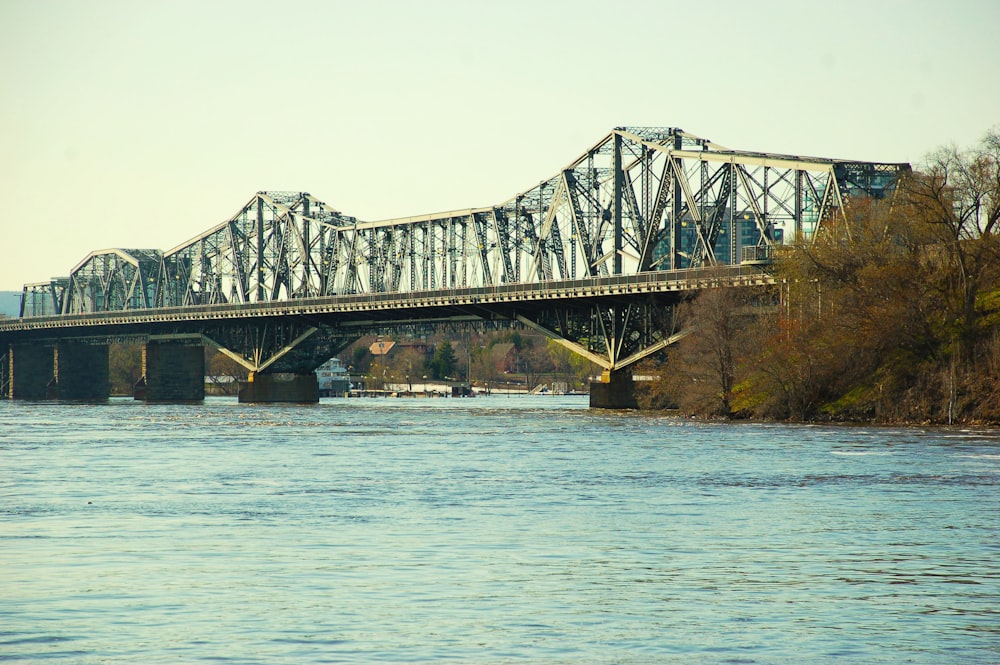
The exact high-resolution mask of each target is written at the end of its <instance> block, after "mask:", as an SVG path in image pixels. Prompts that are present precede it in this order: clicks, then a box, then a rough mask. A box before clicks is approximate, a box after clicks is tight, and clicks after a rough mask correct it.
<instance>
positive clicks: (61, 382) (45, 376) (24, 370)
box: [9, 342, 111, 400]
mask: <svg viewBox="0 0 1000 665" xmlns="http://www.w3.org/2000/svg"><path fill="white" fill-rule="evenodd" d="M9 358H10V360H9V371H10V376H9V386H10V387H9V391H10V396H11V397H12V398H13V399H79V400H104V399H107V398H108V397H109V396H110V395H111V382H110V380H109V373H108V345H107V344H83V343H80V342H59V343H57V344H12V345H11V346H10V356H9Z"/></svg>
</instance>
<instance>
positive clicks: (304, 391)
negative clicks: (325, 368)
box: [239, 372, 319, 404]
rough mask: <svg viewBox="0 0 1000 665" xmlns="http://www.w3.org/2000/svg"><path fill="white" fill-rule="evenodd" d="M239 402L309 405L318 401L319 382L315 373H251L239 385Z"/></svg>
mask: <svg viewBox="0 0 1000 665" xmlns="http://www.w3.org/2000/svg"><path fill="white" fill-rule="evenodd" d="M239 400H240V402H294V403H299V404H310V403H315V402H318V401H319V381H318V380H317V378H316V373H315V372H310V373H309V374H260V373H258V372H251V373H250V377H249V379H248V380H247V381H246V382H241V383H240V396H239Z"/></svg>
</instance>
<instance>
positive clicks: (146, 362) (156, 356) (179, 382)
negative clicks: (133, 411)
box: [133, 335, 205, 402]
mask: <svg viewBox="0 0 1000 665" xmlns="http://www.w3.org/2000/svg"><path fill="white" fill-rule="evenodd" d="M133 395H134V397H135V399H138V400H145V401H147V402H198V401H201V400H203V399H205V345H204V342H203V340H202V337H201V335H158V336H155V337H150V338H149V339H148V340H147V341H146V344H145V345H143V347H142V378H141V379H139V383H137V384H136V386H135V391H134V393H133Z"/></svg>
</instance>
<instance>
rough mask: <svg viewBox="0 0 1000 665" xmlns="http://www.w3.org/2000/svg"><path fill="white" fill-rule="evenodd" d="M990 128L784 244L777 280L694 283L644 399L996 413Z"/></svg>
mask: <svg viewBox="0 0 1000 665" xmlns="http://www.w3.org/2000/svg"><path fill="white" fill-rule="evenodd" d="M998 225H1000V131H998V130H993V131H991V132H989V133H988V134H987V135H986V136H985V137H984V139H983V140H982V141H981V142H980V143H979V144H978V145H976V146H974V147H972V148H969V149H964V150H963V149H959V148H956V147H947V148H941V149H939V150H937V151H935V152H934V153H932V154H931V155H929V156H928V158H927V160H926V163H925V164H923V165H922V166H921V167H920V168H919V169H917V170H915V171H914V172H912V173H909V174H906V175H904V177H903V178H902V179H901V180H900V181H899V183H898V185H897V187H896V190H895V192H894V193H893V195H892V196H890V197H887V198H886V199H884V200H879V201H873V200H863V201H858V200H854V201H851V202H850V205H849V206H848V209H847V211H846V214H845V215H844V216H842V217H840V218H839V219H837V220H834V221H832V222H830V223H826V224H824V226H823V227H822V228H821V229H820V231H819V232H818V233H817V234H816V236H815V237H814V238H812V239H811V240H810V241H808V242H798V243H797V244H795V245H792V246H790V247H785V248H782V250H783V251H782V252H781V253H780V254H779V256H778V258H777V260H776V263H775V265H774V274H775V276H776V278H777V282H778V284H777V285H776V286H775V287H773V288H768V289H757V290H737V289H716V290H708V291H704V292H702V293H701V294H700V295H699V296H697V297H696V298H695V299H694V300H692V301H691V302H688V303H685V304H684V305H683V306H681V307H680V308H679V312H678V320H679V325H680V327H681V328H682V329H688V330H691V331H692V332H691V333H690V334H689V335H687V337H685V338H684V339H682V340H681V341H680V342H679V343H678V344H677V345H676V347H675V348H673V349H671V351H670V352H669V354H668V356H667V360H666V362H665V363H664V364H663V365H660V366H657V367H652V368H648V369H649V370H650V371H652V372H656V373H657V374H658V376H659V377H660V379H659V380H657V381H655V382H652V383H650V384H641V386H640V391H639V392H640V399H641V401H642V404H643V405H644V406H646V407H650V408H656V407H673V408H678V409H680V410H681V411H682V412H684V413H689V414H693V415H701V416H716V417H725V418H735V417H753V418H764V419H789V420H837V421H874V422H929V423H955V422H1000V234H998Z"/></svg>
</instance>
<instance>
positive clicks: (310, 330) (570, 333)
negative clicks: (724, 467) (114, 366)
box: [0, 265, 774, 401]
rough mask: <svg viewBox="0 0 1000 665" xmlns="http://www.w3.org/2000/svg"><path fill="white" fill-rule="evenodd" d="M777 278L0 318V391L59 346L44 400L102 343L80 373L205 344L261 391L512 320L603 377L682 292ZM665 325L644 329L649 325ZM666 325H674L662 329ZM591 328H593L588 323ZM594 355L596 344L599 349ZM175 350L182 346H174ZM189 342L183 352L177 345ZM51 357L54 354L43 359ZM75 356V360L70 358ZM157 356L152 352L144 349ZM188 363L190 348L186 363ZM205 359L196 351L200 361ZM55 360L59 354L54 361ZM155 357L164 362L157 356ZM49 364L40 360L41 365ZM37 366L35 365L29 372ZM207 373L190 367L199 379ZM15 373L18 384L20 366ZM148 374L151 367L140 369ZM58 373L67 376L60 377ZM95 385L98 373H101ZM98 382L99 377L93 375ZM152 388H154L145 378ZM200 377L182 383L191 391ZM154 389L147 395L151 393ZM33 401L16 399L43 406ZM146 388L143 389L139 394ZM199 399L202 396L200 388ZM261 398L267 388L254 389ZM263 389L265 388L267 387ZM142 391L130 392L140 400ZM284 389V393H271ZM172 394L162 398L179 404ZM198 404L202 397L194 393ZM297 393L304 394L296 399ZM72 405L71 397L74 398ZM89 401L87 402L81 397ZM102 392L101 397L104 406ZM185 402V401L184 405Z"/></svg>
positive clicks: (646, 348)
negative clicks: (130, 352) (406, 339)
mask: <svg viewBox="0 0 1000 665" xmlns="http://www.w3.org/2000/svg"><path fill="white" fill-rule="evenodd" d="M773 283H774V278H773V277H772V276H771V275H770V274H769V273H768V272H767V271H766V270H765V269H764V268H762V267H761V266H753V265H742V266H739V265H737V266H720V267H714V268H698V269H687V270H675V271H666V270H663V271H649V272H641V273H636V274H626V275H614V276H604V277H590V278H585V279H572V280H551V281H546V282H542V283H510V284H502V285H496V286H480V287H472V288H448V289H433V290H423V291H409V292H396V293H365V294H351V295H337V296H326V297H313V298H298V299H291V300H283V301H266V302H252V303H246V304H215V305H197V306H187V307H166V308H157V309H145V310H143V309H136V310H120V311H104V312H94V313H85V314H66V315H55V316H39V317H26V318H22V319H11V320H0V354H3V353H4V352H6V355H4V356H3V358H0V360H5V364H6V367H0V372H2V373H4V374H5V375H6V377H7V378H8V379H9V380H8V381H7V382H6V385H3V384H2V382H0V388H2V389H3V390H0V392H6V396H11V397H18V396H19V394H18V390H17V385H18V383H17V382H18V379H20V380H21V382H22V383H25V379H24V377H23V368H24V367H25V366H27V365H28V363H25V362H22V363H21V364H20V365H18V362H17V359H18V353H19V352H20V354H21V356H22V357H25V356H26V351H27V349H28V348H40V347H47V348H49V349H51V348H59V349H61V352H62V355H63V356H64V359H63V360H64V363H63V364H64V366H65V367H64V368H63V370H62V373H60V369H59V367H58V361H57V363H56V367H55V369H53V370H52V371H51V372H50V370H49V369H48V366H47V362H48V361H47V360H46V359H45V358H43V359H42V361H41V364H42V366H43V368H42V369H41V370H32V371H34V372H37V371H41V372H42V374H50V373H51V374H52V376H45V377H43V378H44V379H45V381H46V382H47V384H48V385H49V386H50V389H49V391H48V393H47V394H46V396H48V397H60V396H62V397H66V396H67V393H66V391H65V390H63V391H61V394H60V392H59V391H57V392H56V393H53V391H52V390H51V385H52V384H63V385H68V383H67V379H65V376H68V374H66V372H67V371H69V370H68V369H66V368H67V367H69V365H67V364H66V363H67V362H68V359H69V357H70V352H71V348H72V349H80V348H84V349H89V348H92V347H94V346H98V347H99V346H100V345H104V349H105V351H104V355H101V356H98V357H97V359H96V360H94V359H93V358H91V359H89V360H84V361H81V362H83V364H84V365H85V366H86V365H93V364H94V363H98V364H99V363H101V362H103V358H105V357H106V353H107V351H106V349H107V346H106V345H107V344H108V343H109V342H115V341H118V342H121V341H133V342H142V343H144V344H146V347H145V348H144V361H148V363H149V364H156V362H158V361H154V360H153V357H154V355H156V354H153V355H150V356H149V358H147V357H146V355H145V350H146V349H151V348H152V347H150V344H151V343H157V344H166V343H168V342H173V343H174V346H164V349H169V350H167V351H165V353H164V354H161V355H165V358H164V361H165V362H168V363H169V362H179V358H180V357H181V356H182V355H184V351H183V348H187V347H192V346H194V347H197V349H198V352H199V354H201V346H202V345H203V344H204V343H208V344H210V345H212V346H215V347H216V348H218V349H219V350H221V351H223V352H224V353H226V354H227V355H228V356H230V357H231V358H233V359H234V360H236V361H237V362H239V363H241V364H242V365H244V366H245V367H246V368H247V369H248V370H249V371H250V372H251V377H253V376H254V375H255V374H256V375H257V377H258V387H260V386H262V385H263V382H262V381H263V379H265V378H268V377H267V376H266V375H268V374H283V373H284V374H293V375H310V374H311V375H312V376H311V378H310V379H309V382H310V383H311V384H314V383H315V375H314V374H312V370H313V369H315V367H317V366H318V365H319V364H322V362H325V360H326V359H328V358H329V357H330V356H331V355H333V354H334V353H337V352H339V350H342V349H343V348H345V347H346V346H347V345H349V344H350V343H351V342H353V341H354V340H356V339H357V338H359V337H360V336H362V335H364V334H367V333H370V332H376V331H382V332H391V331H392V330H394V329H400V328H403V327H405V326H412V325H415V324H422V323H426V324H440V323H443V322H477V321H517V322H520V323H521V324H523V325H526V326H529V327H531V328H534V329H535V330H538V331H540V332H542V333H544V334H546V335H547V336H549V337H550V338H552V339H554V340H556V341H557V342H559V343H561V344H563V345H565V346H567V347H568V348H570V349H571V350H573V351H574V352H576V353H579V354H581V355H583V356H585V357H587V358H589V359H590V360H592V361H593V362H595V363H597V364H598V365H600V366H601V367H602V368H603V369H604V370H606V372H607V373H611V372H619V371H620V370H623V369H624V368H626V367H628V366H629V365H630V364H632V363H634V362H636V361H638V360H640V359H642V358H644V357H646V356H648V355H651V354H652V353H654V352H656V351H658V350H660V349H662V348H664V347H665V346H666V345H668V344H670V343H671V342H672V341H674V340H675V339H677V338H679V337H680V336H682V335H679V334H678V331H676V330H673V329H672V328H671V327H670V326H672V318H673V317H672V316H667V314H669V311H670V310H671V308H672V306H673V305H674V304H676V303H677V302H679V301H680V299H681V298H682V297H683V295H684V294H685V293H688V292H691V291H694V290H700V289H704V288H709V287H733V286H763V285H768V284H773ZM654 319H655V320H659V321H661V322H660V323H658V324H655V325H650V321H652V320H654ZM666 320H669V321H670V323H663V321H666ZM595 321H597V322H598V323H597V324H595V323H594V322H595ZM602 337H603V343H600V342H598V343H597V344H596V348H595V339H597V340H600V339H601V338H602ZM178 343H179V344H181V345H182V347H177V346H176V344H178ZM183 345H186V346H183ZM46 353H47V354H51V351H48V352H46ZM73 353H76V351H75V350H74V351H73ZM150 353H152V352H150ZM187 355H188V356H190V357H191V358H193V357H194V356H195V355H198V354H195V353H194V352H193V351H191V352H188V354H187ZM202 355H203V354H202ZM55 356H56V358H58V357H59V351H57V352H56V353H55ZM157 357H159V356H158V355H157ZM46 358H47V356H46ZM34 362H35V361H32V364H34ZM201 362H202V364H201V365H200V366H199V367H197V368H193V369H191V371H190V373H191V374H192V375H195V374H196V375H197V381H198V382H199V383H201V382H202V377H203V372H204V367H203V361H201ZM19 368H21V370H22V373H21V375H20V376H19V374H18V369H19ZM144 369H145V370H146V375H147V376H149V375H150V373H151V368H150V367H149V366H147V362H144ZM61 374H62V375H65V376H61ZM97 376H98V377H103V376H104V374H103V373H101V372H98V374H97ZM98 380H99V381H102V380H105V379H103V378H99V379H98ZM150 380H153V379H150ZM194 381H195V379H194V378H193V377H192V378H190V379H189V383H191V384H192V385H193V383H194ZM152 389H153V387H152V386H150V390H152ZM39 390H40V388H36V389H35V391H34V393H23V392H22V393H21V396H29V397H35V398H37V397H40V396H41V394H40V393H39V392H38V391H39ZM144 390H145V386H142V388H141V391H144ZM202 390H203V387H202ZM261 390H263V388H261ZM268 390H270V389H268ZM139 392H140V391H137V395H138V394H139ZM280 392H281V391H280V390H279V391H278V393H280ZM278 393H274V392H268V391H264V392H261V393H260V394H258V395H257V398H256V399H254V398H253V395H249V396H248V397H247V399H245V400H244V399H243V396H242V395H241V400H243V401H313V399H312V393H313V391H312V389H311V388H307V389H306V392H305V393H301V391H296V390H294V389H293V390H291V392H290V396H289V399H287V400H286V399H283V398H282V397H281V395H279V394H278ZM176 394H177V393H171V392H169V391H168V393H167V394H166V396H165V397H163V398H162V399H174V397H173V396H172V395H176ZM192 395H193V398H194V399H199V398H200V396H203V392H202V393H200V394H199V393H198V389H197V388H196V389H194V393H193V394H192ZM303 395H304V397H303ZM69 396H70V397H76V396H77V395H75V394H69ZM83 396H84V397H88V396H89V395H88V394H85V395H83ZM101 396H102V393H100V392H99V393H98V394H97V397H98V398H100V397H101ZM187 397H188V395H187V394H186V393H181V398H184V399H186V398H187Z"/></svg>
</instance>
